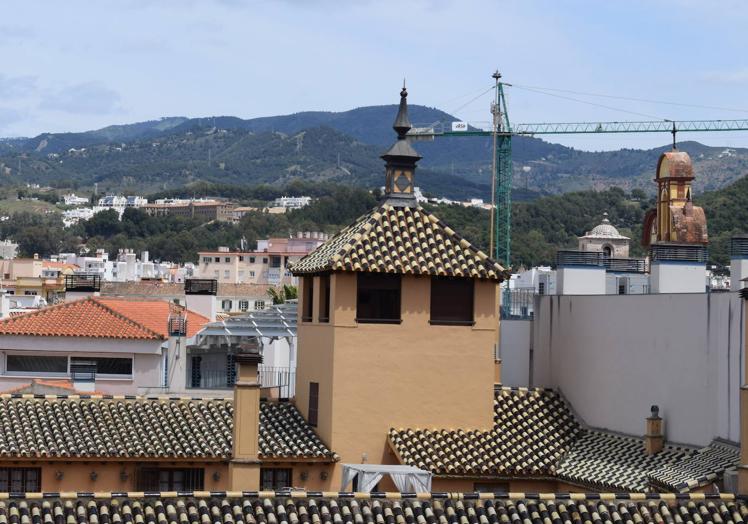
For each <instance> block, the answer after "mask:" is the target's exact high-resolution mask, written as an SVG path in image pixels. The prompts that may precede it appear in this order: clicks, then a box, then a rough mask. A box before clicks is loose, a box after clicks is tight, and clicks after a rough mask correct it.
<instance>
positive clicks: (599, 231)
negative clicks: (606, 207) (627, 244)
mask: <svg viewBox="0 0 748 524" xmlns="http://www.w3.org/2000/svg"><path fill="white" fill-rule="evenodd" d="M585 237H599V238H621V239H626V240H629V237H626V236H623V235H621V234H620V233H619V232H618V230H617V229H616V227H615V226H614V225H613V224H611V223H610V220H608V213H603V221H602V222H600V223H599V224H598V225H596V226H595V227H594V228H592V231H588V232H587V234H586V235H585Z"/></svg>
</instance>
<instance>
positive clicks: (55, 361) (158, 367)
mask: <svg viewBox="0 0 748 524" xmlns="http://www.w3.org/2000/svg"><path fill="white" fill-rule="evenodd" d="M406 97H407V92H406V91H405V89H404V88H403V91H402V92H401V100H400V107H399V111H398V115H397V118H396V120H395V124H394V129H395V131H396V133H397V140H396V142H395V143H394V145H393V146H392V147H391V148H390V149H389V150H388V151H387V152H386V153H385V154H384V155H383V159H384V160H385V164H386V165H385V179H386V184H385V191H384V197H383V199H382V201H381V202H380V203H379V204H378V205H377V206H376V207H375V208H374V209H372V210H371V211H369V212H368V213H366V214H364V215H363V216H362V217H360V218H359V219H358V220H357V221H355V222H354V223H352V224H351V225H350V226H348V227H346V228H345V229H343V230H342V231H340V232H339V233H338V234H337V235H334V236H333V237H331V238H318V239H311V238H310V239H309V240H310V241H311V240H318V241H319V242H318V243H317V245H315V246H314V247H311V249H310V251H309V252H308V253H306V254H304V255H303V256H300V257H299V258H298V259H294V260H292V261H290V262H288V266H284V264H285V262H284V261H283V260H281V266H283V267H285V268H286V269H288V270H289V271H290V273H291V275H292V276H293V277H294V278H296V279H297V282H298V286H299V293H298V300H297V301H292V302H286V303H284V304H277V305H273V306H268V307H265V308H264V309H262V310H260V311H245V312H243V313H241V314H238V315H235V316H231V317H226V318H219V316H218V314H217V311H216V296H218V294H219V293H220V287H221V285H222V284H224V282H222V281H221V280H220V278H216V277H223V276H224V274H223V273H222V271H228V277H226V278H229V279H232V278H234V276H235V275H237V274H238V273H237V272H238V271H242V270H243V271H245V272H246V271H249V270H250V269H249V268H250V267H251V266H249V265H248V264H252V263H254V264H256V263H257V260H256V259H255V261H254V262H250V261H249V260H246V259H245V260H239V259H238V258H237V257H239V256H244V257H249V256H251V255H250V254H249V253H247V254H243V255H239V254H237V255H236V256H235V257H232V256H230V255H226V253H227V252H223V251H219V252H218V253H215V254H213V253H211V254H207V253H206V254H204V256H205V257H206V258H207V257H208V256H210V257H211V258H212V259H211V260H210V261H202V260H201V262H200V264H202V263H205V264H211V266H210V268H209V269H206V271H218V272H219V273H218V275H216V274H215V273H213V274H210V273H208V274H205V273H202V274H200V275H199V276H194V275H193V276H192V277H191V278H185V280H184V283H180V284H179V286H180V288H179V290H178V292H177V290H176V289H175V290H174V291H175V294H176V295H178V296H173V297H171V296H170V297H169V299H163V298H158V297H156V298H154V297H149V296H146V294H145V293H143V296H139V297H137V298H136V297H134V296H129V297H127V296H115V295H111V294H107V293H104V289H103V287H102V288H101V289H98V290H97V289H95V286H94V285H92V283H91V282H90V281H88V280H86V279H85V278H80V279H78V280H75V279H72V280H71V281H70V287H69V288H68V289H67V290H66V297H65V301H64V302H63V303H60V304H57V305H54V306H50V307H47V308H43V309H40V310H38V311H36V312H32V313H27V314H23V315H18V316H13V317H10V318H8V319H5V320H2V321H0V348H2V349H0V389H1V390H2V391H3V392H2V393H0V421H2V422H3V423H2V424H0V495H2V493H1V492H8V494H7V496H0V515H2V517H3V518H4V519H6V520H8V522H23V521H24V520H28V521H34V522H35V521H39V522H41V521H44V522H52V521H54V522H57V521H60V522H62V521H63V520H64V521H65V522H79V523H82V524H85V523H88V522H92V523H93V522H120V521H122V522H130V521H143V522H177V521H178V522H190V523H192V522H209V521H210V522H221V523H226V524H228V523H235V522H345V523H349V522H350V523H353V522H357V523H366V524H369V523H372V524H373V523H375V522H376V523H383V522H423V523H437V522H442V523H447V524H457V523H458V522H459V523H463V524H464V523H471V524H472V523H475V524H477V523H490V522H521V521H522V522H525V521H526V522H530V521H532V522H545V521H547V522H574V523H575V524H576V523H580V524H581V523H583V522H614V523H624V522H723V523H733V522H735V523H738V522H744V521H745V519H746V516H747V515H748V507H746V505H745V504H744V502H742V500H741V499H740V498H739V497H740V495H745V494H748V475H746V472H748V469H746V466H745V464H746V459H745V457H746V454H745V453H746V451H745V450H746V445H748V435H746V433H745V430H744V429H741V428H746V427H748V405H746V398H745V397H744V395H743V393H744V392H745V391H746V390H745V389H744V387H745V386H744V382H745V378H744V377H745V376H746V370H745V369H743V368H744V367H745V365H746V364H745V362H746V359H745V358H744V355H745V351H746V332H748V315H746V314H745V307H746V303H747V302H748V293H747V292H746V291H745V290H744V289H739V290H735V291H730V292H725V293H722V294H717V295H712V294H710V293H704V292H703V290H699V292H693V293H692V292H690V291H689V290H682V289H681V290H678V289H674V288H672V287H668V286H672V285H673V284H672V282H673V281H676V280H679V279H681V278H686V277H690V276H692V275H691V273H695V271H694V270H693V268H692V266H693V265H694V262H695V261H694V260H693V259H694V258H698V256H700V255H698V252H699V251H700V250H701V249H702V248H703V247H704V246H705V245H706V242H707V238H706V229H705V228H706V223H705V221H703V220H702V217H700V213H699V211H697V210H696V209H694V206H693V205H692V204H690V192H689V191H687V189H684V188H686V184H685V183H684V180H682V178H684V177H683V176H680V177H679V176H678V174H679V173H681V174H682V173H686V172H687V171H684V170H685V168H684V167H683V164H678V163H677V162H673V163H671V164H670V166H669V167H668V166H667V165H666V166H665V167H663V166H662V163H665V162H666V161H669V160H663V161H662V162H661V166H660V168H659V169H658V178H666V179H667V184H665V185H666V186H667V188H668V191H667V193H668V194H669V195H671V200H670V201H669V202H664V203H663V202H661V203H660V204H663V205H658V208H657V210H656V212H655V214H654V216H653V218H652V219H651V230H649V231H648V232H649V237H648V240H649V243H650V246H651V255H650V256H651V259H650V269H649V271H650V274H651V278H652V279H653V280H654V281H655V284H654V285H656V286H659V288H658V292H657V293H647V294H628V295H626V294H623V295H621V294H617V293H616V294H605V293H586V292H585V290H586V288H582V287H581V286H582V285H583V283H582V282H581V281H586V280H589V279H592V280H594V285H596V286H600V285H603V284H602V283H604V281H605V276H604V272H605V269H606V268H605V266H604V265H603V266H602V267H603V270H602V271H603V277H602V278H600V276H599V275H593V276H587V275H586V274H585V273H584V272H585V271H592V270H594V271H599V268H598V266H596V265H595V266H593V265H592V264H589V263H587V262H586V260H587V259H586V258H585V257H586V256H588V255H586V253H597V252H598V251H594V250H593V251H586V250H585V246H583V247H582V250H580V251H579V260H581V262H580V263H579V264H575V265H571V264H569V266H568V268H569V270H570V272H569V273H561V274H559V276H558V282H557V287H558V288H559V289H565V290H567V292H564V293H557V294H554V295H550V294H535V295H534V297H533V304H534V308H535V315H534V316H533V318H531V319H523V320H522V321H523V322H526V323H527V324H528V326H529V327H528V328H527V330H526V333H527V339H528V340H524V339H523V338H522V337H520V336H517V337H515V338H514V339H508V338H507V337H505V335H504V331H505V328H506V323H507V322H508V321H506V320H503V319H502V313H501V295H502V293H501V287H500V286H501V284H502V282H505V281H507V280H508V279H509V278H510V276H511V275H510V272H509V271H508V270H507V268H504V267H502V266H501V265H500V264H498V263H497V262H496V261H493V260H492V259H491V258H490V257H489V256H487V255H486V254H485V253H483V252H482V251H480V250H479V249H477V248H475V247H474V246H473V245H471V244H470V243H469V242H468V241H467V240H465V239H464V238H462V237H461V236H460V235H459V232H457V231H455V230H453V229H452V228H450V227H449V226H448V225H447V224H445V223H444V222H442V221H441V220H440V219H439V218H438V217H436V216H434V215H433V214H432V213H430V212H429V211H427V210H425V209H424V208H422V207H421V206H420V205H419V203H418V201H417V199H416V197H415V192H414V188H415V185H414V182H415V171H416V163H417V161H418V160H419V159H420V156H419V155H418V153H417V152H416V151H415V150H414V149H413V147H412V146H411V145H410V143H409V142H408V141H407V140H406V135H407V132H408V130H409V129H410V122H409V119H408V114H407V99H406ZM663 156H664V157H665V158H666V159H667V153H666V154H665V155H663ZM685 161H686V159H685V158H684V157H679V160H678V162H685ZM681 195H682V196H681ZM664 204H667V205H664ZM694 217H695V218H694ZM604 225H606V226H607V225H608V224H607V223H604ZM604 229H605V231H603V232H607V233H609V235H608V236H611V238H612V231H611V230H610V229H609V228H604ZM592 236H595V235H592ZM598 236H599V235H598ZM592 240H594V239H590V238H588V239H587V240H585V245H587V243H588V242H587V241H592ZM289 243H290V242H289ZM310 243H311V242H310ZM593 243H594V242H593ZM605 247H606V245H604V244H602V247H601V249H602V251H600V253H602V255H600V256H601V257H602V258H603V259H606V260H607V259H612V258H614V255H621V252H620V251H618V252H616V251H615V249H616V247H615V245H614V244H611V245H610V246H609V247H610V248H611V251H610V253H608V252H607V251H605ZM694 252H697V253H696V254H695V255H694V254H693V253H694ZM294 253H296V252H295V251H294ZM568 256H569V257H571V255H568ZM595 256H598V255H595ZM216 258H219V259H223V260H218V261H217V260H215V259H216ZM225 258H230V259H231V260H225ZM268 258H269V257H268ZM215 264H223V265H225V268H226V269H223V266H220V267H221V269H218V267H219V266H215V268H214V266H213V265H215ZM243 264H244V265H243ZM656 264H660V266H661V267H654V266H655V265H656ZM566 268H567V266H564V267H562V268H561V269H560V270H559V271H565V270H566ZM590 268H592V269H590ZM577 270H578V271H580V272H581V273H575V272H574V271H577ZM245 275H246V273H245ZM693 278H695V277H693ZM585 285H590V286H592V284H585ZM569 286H572V287H571V289H578V290H579V291H580V292H578V293H569V292H568V290H569V289H570V288H569ZM574 286H580V287H574ZM720 297H724V298H720ZM510 331H511V329H510ZM515 333H516V330H515ZM741 449H742V455H741ZM37 492H43V493H41V494H36V495H35V494H33V493H37ZM4 499H7V501H6V500H4Z"/></svg>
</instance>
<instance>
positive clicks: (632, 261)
mask: <svg viewBox="0 0 748 524" xmlns="http://www.w3.org/2000/svg"><path fill="white" fill-rule="evenodd" d="M603 266H605V269H606V270H607V271H611V272H613V273H646V272H647V261H646V259H643V258H608V257H604V258H603Z"/></svg>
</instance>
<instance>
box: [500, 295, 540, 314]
mask: <svg viewBox="0 0 748 524" xmlns="http://www.w3.org/2000/svg"><path fill="white" fill-rule="evenodd" d="M534 311H535V289H534V288H517V289H505V290H503V292H502V294H501V320H532V318H533V315H534Z"/></svg>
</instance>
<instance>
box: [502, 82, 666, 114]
mask: <svg viewBox="0 0 748 524" xmlns="http://www.w3.org/2000/svg"><path fill="white" fill-rule="evenodd" d="M511 86H512V87H516V88H518V89H523V90H525V91H531V92H533V93H539V94H541V95H547V96H553V97H556V98H563V99H564V100H571V101H573V102H579V103H580V104H587V105H591V106H595V107H602V108H604V109H610V110H611V111H618V112H621V113H628V114H630V115H636V116H643V117H645V118H654V119H655V120H672V119H670V118H664V117H662V116H656V115H651V114H648V113H640V112H638V111H629V110H628V109H621V108H619V107H613V106H608V105H605V104H598V103H596V102H590V101H588V100H580V99H579V98H573V97H570V96H564V95H558V94H555V93H548V92H546V91H541V90H540V89H537V88H532V87H523V86H518V85H517V84H511Z"/></svg>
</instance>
